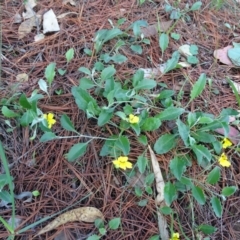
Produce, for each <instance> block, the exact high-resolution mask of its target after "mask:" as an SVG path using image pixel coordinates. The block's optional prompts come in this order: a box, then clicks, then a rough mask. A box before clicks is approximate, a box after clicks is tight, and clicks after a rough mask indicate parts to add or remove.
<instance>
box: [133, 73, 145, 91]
mask: <svg viewBox="0 0 240 240" xmlns="http://www.w3.org/2000/svg"><path fill="white" fill-rule="evenodd" d="M143 79H144V72H143V70H140V69H139V70H137V71H136V72H135V73H134V75H133V80H132V85H133V87H136V86H137V85H138V83H139V82H141V81H143Z"/></svg>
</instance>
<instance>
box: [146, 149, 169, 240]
mask: <svg viewBox="0 0 240 240" xmlns="http://www.w3.org/2000/svg"><path fill="white" fill-rule="evenodd" d="M148 150H149V152H150V156H151V161H152V167H153V172H154V175H155V181H156V189H157V193H158V195H157V197H156V199H155V201H156V204H160V207H164V206H166V203H165V201H164V186H165V183H164V180H163V176H162V172H161V169H160V167H159V163H158V161H157V158H156V155H155V154H154V152H153V150H152V148H151V147H150V146H149V145H148ZM157 215H158V228H159V234H160V237H161V239H162V240H169V233H168V230H167V228H168V225H167V220H166V218H165V217H164V216H163V215H162V214H161V212H160V211H159V210H158V211H157Z"/></svg>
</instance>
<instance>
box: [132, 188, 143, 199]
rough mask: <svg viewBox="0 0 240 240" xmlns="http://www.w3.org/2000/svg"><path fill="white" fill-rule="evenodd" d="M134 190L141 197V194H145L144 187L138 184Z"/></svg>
mask: <svg viewBox="0 0 240 240" xmlns="http://www.w3.org/2000/svg"><path fill="white" fill-rule="evenodd" d="M134 192H135V195H136V196H137V197H141V196H142V195H143V191H142V189H141V188H140V187H138V186H136V187H135V188H134Z"/></svg>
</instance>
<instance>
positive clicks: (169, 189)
mask: <svg viewBox="0 0 240 240" xmlns="http://www.w3.org/2000/svg"><path fill="white" fill-rule="evenodd" d="M164 199H165V202H166V204H167V206H170V205H171V204H172V202H173V201H174V200H175V199H177V189H176V187H175V185H174V184H172V183H170V182H167V183H166V184H165V186H164Z"/></svg>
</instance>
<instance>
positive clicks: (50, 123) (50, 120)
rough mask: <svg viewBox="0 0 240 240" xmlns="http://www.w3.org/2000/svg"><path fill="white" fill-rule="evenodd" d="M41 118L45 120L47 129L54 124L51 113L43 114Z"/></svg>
mask: <svg viewBox="0 0 240 240" xmlns="http://www.w3.org/2000/svg"><path fill="white" fill-rule="evenodd" d="M43 117H44V118H45V119H46V120H47V123H48V128H52V125H53V124H55V123H56V120H55V119H54V114H53V113H48V114H43Z"/></svg>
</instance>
